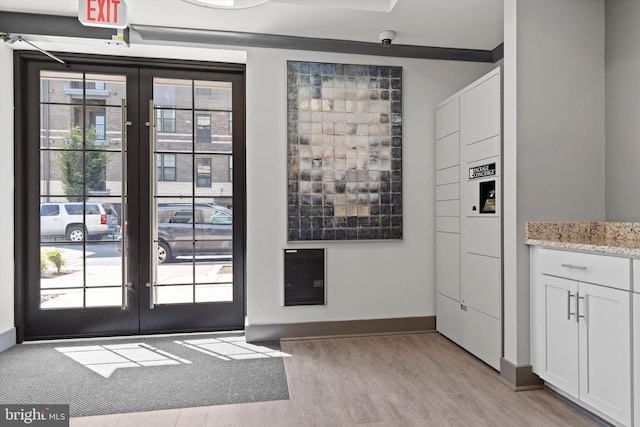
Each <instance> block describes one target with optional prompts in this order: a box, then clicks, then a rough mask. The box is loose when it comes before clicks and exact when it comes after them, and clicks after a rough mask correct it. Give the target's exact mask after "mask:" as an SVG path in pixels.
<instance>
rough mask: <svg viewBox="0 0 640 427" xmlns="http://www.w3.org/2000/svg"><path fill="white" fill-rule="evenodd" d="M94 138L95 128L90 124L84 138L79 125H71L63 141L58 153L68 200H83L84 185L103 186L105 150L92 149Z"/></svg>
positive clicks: (99, 187) (91, 186) (100, 187)
mask: <svg viewBox="0 0 640 427" xmlns="http://www.w3.org/2000/svg"><path fill="white" fill-rule="evenodd" d="M95 140H96V130H95V128H94V127H93V126H92V127H91V128H89V131H88V132H87V135H86V138H83V135H82V129H81V128H80V126H74V127H72V128H71V129H70V130H69V137H68V138H66V140H65V142H64V145H63V148H64V151H61V152H60V154H59V155H58V158H57V161H58V165H59V166H60V171H61V172H62V185H63V188H64V193H65V194H66V195H67V199H69V201H70V202H80V201H82V199H83V197H82V196H83V195H84V194H85V187H86V190H87V191H90V190H104V189H105V188H104V187H105V184H106V183H105V176H106V169H107V154H106V153H100V152H96V151H92V150H94V149H95V147H96V145H95ZM83 148H84V149H85V150H84V151H83ZM83 156H84V163H83ZM83 164H84V170H83ZM83 172H84V173H83ZM83 175H84V179H83Z"/></svg>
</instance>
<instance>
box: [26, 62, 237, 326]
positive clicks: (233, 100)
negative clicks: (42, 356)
mask: <svg viewBox="0 0 640 427" xmlns="http://www.w3.org/2000/svg"><path fill="white" fill-rule="evenodd" d="M134 62H135V61H134ZM20 66H21V67H22V68H23V71H24V73H22V74H21V76H20V77H19V78H18V84H17V85H16V91H17V92H19V93H20V96H21V98H22V100H21V101H19V102H18V103H17V104H18V105H17V109H18V113H17V117H18V121H17V123H18V126H17V128H16V129H17V132H16V164H17V165H21V166H22V168H20V171H19V173H18V174H17V176H16V202H17V203H16V205H17V208H16V217H17V219H16V239H17V241H18V244H17V245H16V247H17V267H18V272H19V274H17V287H16V290H17V297H18V307H19V310H20V309H21V311H19V312H20V313H21V314H22V318H21V320H22V322H19V324H20V325H21V326H22V328H21V333H20V332H19V335H21V338H22V339H38V338H50V337H70V336H99V335H120V334H138V333H155V332H176V331H201V330H225V329H238V328H243V325H244V277H243V271H244V267H243V264H244V256H243V254H244V247H243V246H244V217H245V215H244V209H245V207H244V69H243V67H238V66H225V65H224V64H222V65H218V66H215V65H211V64H202V63H197V64H185V63H180V64H169V63H167V64H158V63H153V62H148V61H144V62H140V63H138V64H135V63H134V64H132V63H131V62H130V61H129V62H127V61H125V60H119V59H114V58H103V59H87V58H78V59H76V60H74V61H71V65H70V66H68V67H62V66H58V65H57V64H55V63H51V62H48V61H42V60H41V59H37V60H36V59H35V57H34V56H33V55H32V54H24V55H23V56H21V59H20ZM17 99H18V98H17ZM36 165H37V166H36ZM18 239H19V240H18Z"/></svg>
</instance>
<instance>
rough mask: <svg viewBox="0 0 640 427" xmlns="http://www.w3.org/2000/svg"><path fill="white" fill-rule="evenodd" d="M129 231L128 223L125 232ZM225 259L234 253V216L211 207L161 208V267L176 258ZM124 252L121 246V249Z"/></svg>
mask: <svg viewBox="0 0 640 427" xmlns="http://www.w3.org/2000/svg"><path fill="white" fill-rule="evenodd" d="M126 231H127V223H126V222H125V224H124V227H123V230H122V232H126ZM194 242H195V256H196V259H197V258H198V257H212V256H226V257H229V256H231V255H232V253H233V212H232V211H231V210H230V209H227V208H225V207H222V206H217V205H211V204H196V205H191V204H184V203H170V204H160V205H158V264H162V263H165V262H166V263H168V262H172V261H175V260H176V258H177V257H189V258H193V256H194ZM118 250H122V245H121V244H120V245H118Z"/></svg>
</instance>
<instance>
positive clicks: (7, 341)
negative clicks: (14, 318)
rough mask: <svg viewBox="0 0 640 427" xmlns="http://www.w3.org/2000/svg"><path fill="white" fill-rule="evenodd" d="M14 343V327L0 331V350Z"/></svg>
mask: <svg viewBox="0 0 640 427" xmlns="http://www.w3.org/2000/svg"><path fill="white" fill-rule="evenodd" d="M14 345H16V328H11V329H9V330H8V331H5V332H2V333H0V352H3V351H5V350H6V349H8V348H10V347H13V346H14Z"/></svg>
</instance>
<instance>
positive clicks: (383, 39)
mask: <svg viewBox="0 0 640 427" xmlns="http://www.w3.org/2000/svg"><path fill="white" fill-rule="evenodd" d="M395 37H396V33H395V32H394V31H391V30H383V31H380V32H379V33H378V38H379V39H380V43H382V46H383V47H389V46H391V42H392V41H393V39H394V38H395Z"/></svg>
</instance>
